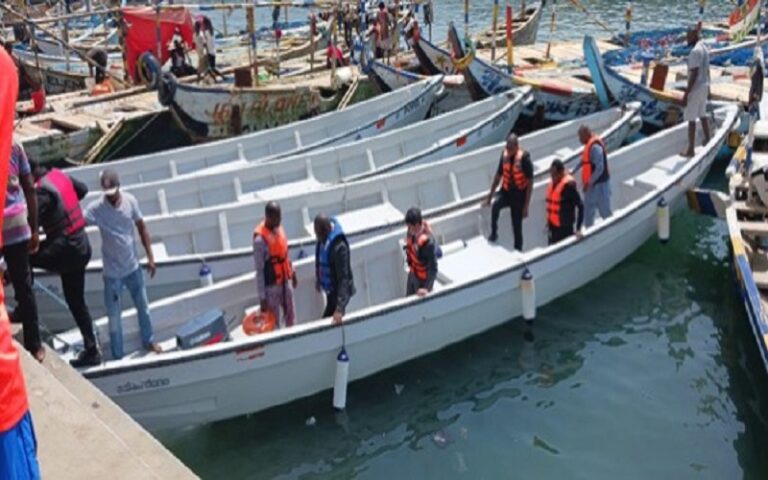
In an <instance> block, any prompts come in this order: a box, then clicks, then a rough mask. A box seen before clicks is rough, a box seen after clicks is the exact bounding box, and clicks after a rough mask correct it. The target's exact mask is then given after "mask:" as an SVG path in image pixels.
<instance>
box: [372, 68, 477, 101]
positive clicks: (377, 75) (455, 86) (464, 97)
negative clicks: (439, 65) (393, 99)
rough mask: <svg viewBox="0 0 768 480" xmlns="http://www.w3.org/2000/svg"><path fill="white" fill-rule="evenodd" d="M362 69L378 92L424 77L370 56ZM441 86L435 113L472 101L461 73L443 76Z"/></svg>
mask: <svg viewBox="0 0 768 480" xmlns="http://www.w3.org/2000/svg"><path fill="white" fill-rule="evenodd" d="M364 71H365V73H366V74H367V75H368V78H370V79H371V81H372V82H373V83H374V84H375V85H376V87H377V88H378V89H379V91H380V92H391V91H393V90H397V89H398V88H403V87H405V86H407V85H412V84H414V83H416V82H418V81H421V80H424V79H425V78H426V77H425V76H424V75H419V74H417V73H413V72H409V71H407V70H403V69H401V68H397V67H393V66H390V65H387V64H385V63H382V62H380V61H378V60H375V59H372V58H371V59H368V60H367V61H366V64H365V69H364ZM443 87H444V92H443V94H442V95H441V96H440V98H439V99H438V101H437V103H436V104H435V113H445V112H450V111H452V110H455V109H457V108H461V107H463V106H465V105H467V104H468V103H470V102H471V101H472V98H471V97H470V95H469V90H467V87H466V84H465V82H464V77H463V76H462V75H447V76H444V77H443Z"/></svg>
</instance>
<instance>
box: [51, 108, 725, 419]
mask: <svg viewBox="0 0 768 480" xmlns="http://www.w3.org/2000/svg"><path fill="white" fill-rule="evenodd" d="M717 117H718V119H717V120H718V121H717V128H716V129H715V131H714V135H713V137H712V139H711V140H710V141H709V142H708V143H707V144H706V145H704V146H702V147H699V148H698V149H697V151H696V154H695V155H694V156H693V157H692V158H681V157H680V156H678V155H677V152H678V151H679V150H680V148H681V147H682V146H683V145H684V144H685V142H686V141H687V138H686V126H684V125H680V126H676V127H673V128H672V129H669V130H666V131H662V132H659V133H658V134H656V135H655V136H653V137H650V138H647V139H644V140H642V141H640V142H638V143H636V144H633V145H630V146H627V147H625V148H623V149H621V150H619V151H617V152H615V153H614V154H613V155H612V158H613V164H612V171H611V182H612V185H613V189H614V195H613V205H614V213H613V215H612V216H611V217H609V218H608V219H605V220H603V219H601V220H599V221H598V222H597V223H596V224H595V225H593V226H592V227H590V228H588V229H586V230H585V231H584V232H583V236H582V237H578V238H577V237H575V236H574V237H571V238H568V239H566V240H564V241H562V242H560V243H558V244H555V245H547V241H546V235H545V234H544V222H545V221H546V204H545V201H544V195H545V191H546V188H547V185H548V183H549V179H547V178H541V179H539V180H537V181H536V183H535V186H534V191H533V197H532V203H531V211H530V216H529V219H528V220H527V223H526V225H525V232H526V249H525V250H524V251H523V252H517V251H515V250H513V249H512V247H511V243H510V242H509V241H508V240H509V239H503V240H502V241H501V243H499V244H491V243H489V242H488V241H487V240H486V239H485V238H484V231H483V228H482V225H483V224H484V223H486V222H487V214H488V211H487V210H486V211H483V210H482V209H481V208H480V206H479V205H474V206H469V207H467V208H464V209H461V210H458V211H455V212H451V213H449V214H446V215H444V216H440V217H438V218H435V219H433V220H432V221H431V222H430V225H431V229H432V231H433V232H434V234H435V238H436V240H437V242H438V243H440V244H441V247H442V250H443V256H442V258H441V259H440V263H439V274H438V278H437V282H436V286H435V289H434V291H433V292H432V293H431V294H429V295H427V296H426V297H424V298H418V297H416V296H411V297H407V298H405V297H404V296H403V295H404V291H405V274H404V272H403V260H404V259H403V252H402V245H401V242H402V239H403V238H404V236H405V231H404V230H403V229H402V228H398V229H396V230H394V231H392V232H390V233H386V234H382V235H379V236H376V237H373V238H370V239H368V240H366V241H363V242H360V243H357V244H354V245H353V246H352V252H351V261H352V269H353V272H354V276H355V279H356V285H357V294H356V295H355V296H354V297H353V299H352V302H351V303H350V305H349V307H348V309H347V315H346V317H345V319H344V323H343V326H341V327H340V326H334V325H333V324H332V322H331V320H330V319H318V317H319V316H320V314H321V312H322V309H323V304H322V303H323V301H322V297H321V295H319V294H318V293H317V292H316V291H315V290H314V278H315V265H314V262H313V261H312V259H311V258H305V259H303V260H299V261H297V262H295V264H294V267H295V272H296V274H297V276H298V278H299V287H298V289H297V291H296V292H295V298H296V306H297V321H298V324H297V325H296V326H294V327H291V328H286V329H281V330H277V331H272V332H269V333H265V334H261V335H256V336H252V337H249V336H246V335H245V333H244V332H243V330H242V328H241V327H240V325H239V322H238V320H239V319H240V318H242V317H243V316H244V315H245V314H246V312H248V311H250V310H252V309H253V307H254V305H255V304H257V303H258V301H257V299H256V298H255V295H254V293H253V288H254V287H253V281H254V280H253V275H252V274H246V275H243V276H241V277H237V278H233V279H231V280H229V281H226V282H222V283H220V284H217V285H213V286H210V287H206V288H203V289H199V290H195V291H190V292H186V293H184V294H182V295H179V296H178V297H175V298H168V299H164V300H162V301H160V302H156V303H153V304H152V306H151V310H152V315H153V321H154V324H155V333H156V335H157V336H158V338H160V339H162V340H165V339H167V340H166V341H165V345H166V347H167V348H169V351H167V352H164V353H162V354H145V355H142V354H140V353H139V351H138V348H140V339H139V335H138V331H137V328H136V323H137V322H136V321H135V318H134V317H135V315H134V314H133V313H129V314H128V315H126V318H125V326H126V332H125V334H126V337H125V346H126V348H127V349H128V351H131V350H135V351H136V353H135V354H133V355H129V356H128V357H126V358H123V359H121V360H116V361H111V360H108V361H106V362H105V363H104V364H103V365H100V366H96V367H91V368H88V369H85V370H83V375H84V376H85V377H86V378H88V379H90V380H91V381H92V382H93V383H94V384H95V385H96V386H97V387H98V388H100V389H101V390H102V391H103V392H104V393H105V394H106V395H108V396H109V397H110V398H112V399H113V400H114V401H115V402H116V403H117V404H118V405H120V407H121V408H123V409H124V410H125V411H126V412H128V413H129V414H131V415H132V416H133V417H134V418H135V419H136V420H137V421H138V422H139V423H141V424H142V425H144V426H145V427H147V428H149V429H152V430H159V429H165V428H173V427H181V426H185V425H192V424H199V423H205V422H212V421H216V420H220V419H225V418H230V417H235V416H238V415H243V414H246V413H251V412H256V411H259V410H262V409H265V408H269V407H271V406H275V405H279V404H283V403H286V402H289V401H291V400H294V399H297V398H300V397H304V396H307V395H311V394H313V393H317V392H321V391H324V390H327V389H329V388H331V387H332V386H333V384H334V377H335V365H336V358H337V355H338V353H339V351H340V350H341V349H342V348H343V349H344V350H345V351H346V352H348V355H349V358H350V362H349V380H350V381H354V380H357V379H360V378H363V377H366V376H369V375H371V374H374V373H376V372H379V371H382V370H384V369H386V368H389V367H391V366H394V365H397V364H400V363H403V362H405V361H408V360H410V359H413V358H417V357H419V356H421V355H424V354H427V353H429V352H432V351H435V350H438V349H440V348H443V347H445V346H446V345H449V344H452V343H455V342H458V341H460V340H463V339H465V338H467V337H470V336H472V335H475V334H477V333H480V332H482V331H485V330H487V329H489V328H492V327H494V326H496V325H499V324H502V323H504V322H506V321H508V320H509V319H510V318H516V317H518V316H520V315H521V313H522V309H523V304H524V302H530V303H532V304H533V305H534V308H535V306H541V305H545V304H547V303H549V302H551V301H552V300H554V299H556V298H558V297H559V296H561V295H563V294H565V293H567V292H570V291H572V290H575V289H577V288H579V287H581V286H582V285H585V284H586V283H588V282H589V281H591V280H593V279H595V278H597V277H598V276H600V275H601V274H602V273H604V272H605V271H607V270H609V269H610V268H612V267H613V266H615V265H617V264H618V263H619V262H621V261H622V260H623V259H624V258H626V257H627V256H628V255H630V254H631V253H632V252H633V251H635V249H637V248H638V247H639V246H640V245H642V244H643V243H644V242H645V241H646V240H647V239H648V238H649V237H650V236H651V235H653V233H654V231H655V230H656V228H657V209H658V208H659V207H658V206H657V204H658V203H659V201H660V200H662V199H664V200H665V201H666V202H668V203H670V204H671V205H679V204H680V200H681V198H682V196H683V194H684V192H685V191H686V190H687V189H688V188H691V187H693V186H695V185H697V184H698V182H699V181H700V180H701V179H702V178H703V176H704V175H705V174H706V172H707V171H708V169H709V166H710V164H711V163H712V161H713V160H714V158H715V156H716V154H717V152H718V151H719V149H720V147H721V146H722V145H723V143H724V142H725V139H726V137H727V135H728V133H729V132H730V130H731V128H732V127H733V125H734V124H735V122H736V117H737V110H736V108H735V107H727V108H724V109H722V110H720V111H718V112H717ZM423 168H424V169H426V168H429V167H423ZM414 174H415V172H413V173H411V175H414ZM459 178H460V179H461V183H460V187H459V188H461V185H464V186H466V185H467V184H468V183H470V182H472V183H475V182H477V183H478V185H477V187H475V188H480V183H482V186H483V187H487V185H486V183H487V182H486V181H485V180H487V179H486V178H482V177H478V178H476V179H475V180H472V179H470V178H469V177H464V176H461V177H459ZM433 200H435V201H437V202H440V199H439V198H433ZM339 221H340V222H341V224H342V225H344V226H345V228H347V227H346V226H347V224H348V223H347V222H345V220H341V219H339ZM398 223H400V224H402V218H400V219H399V221H398ZM525 272H528V275H531V276H532V278H533V281H534V282H535V285H536V288H535V291H536V293H535V296H533V297H531V295H530V294H525V293H524V291H523V289H522V283H523V282H522V280H523V276H524V274H525ZM201 315H205V316H209V315H213V316H221V317H223V318H224V319H227V320H229V329H230V330H229V337H230V338H231V339H230V340H229V341H223V342H220V343H217V344H213V345H210V346H203V347H197V348H192V349H188V350H182V349H179V348H174V347H175V339H174V336H175V334H176V332H177V330H178V329H179V328H180V327H182V326H183V325H185V324H187V323H188V322H189V321H191V320H194V319H195V318H198V316H201ZM97 328H98V329H99V332H100V336H101V338H105V337H106V336H107V335H106V332H107V326H106V322H105V321H104V320H103V319H102V320H100V321H99V322H97ZM77 336H78V334H77V333H75V332H72V333H68V334H66V335H64V338H65V339H66V340H67V341H68V342H72V343H74V342H76V339H77ZM105 344H106V343H105ZM65 358H71V354H70V353H67V354H65ZM344 387H345V388H346V385H344ZM352 388H355V387H354V385H353V386H352Z"/></svg>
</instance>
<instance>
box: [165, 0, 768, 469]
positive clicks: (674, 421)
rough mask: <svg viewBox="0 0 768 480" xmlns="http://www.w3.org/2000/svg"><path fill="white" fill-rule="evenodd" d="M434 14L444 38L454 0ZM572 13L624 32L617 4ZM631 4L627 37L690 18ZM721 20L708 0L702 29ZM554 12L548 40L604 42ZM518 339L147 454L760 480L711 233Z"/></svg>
mask: <svg viewBox="0 0 768 480" xmlns="http://www.w3.org/2000/svg"><path fill="white" fill-rule="evenodd" d="M435 3H436V4H437V18H438V20H439V22H438V24H437V25H436V26H435V29H434V31H433V34H434V35H435V36H438V38H442V37H443V36H444V35H445V29H444V26H445V24H446V23H447V20H449V19H453V20H456V21H457V22H461V21H463V17H462V14H461V12H462V8H463V1H461V0H436V2H435ZM470 3H471V6H472V10H471V13H470V20H471V24H472V27H473V28H475V29H477V28H480V27H482V26H486V25H488V24H489V19H490V11H491V5H492V3H493V2H492V1H490V0H487V1H484V2H481V1H477V0H473V1H472V2H470ZM501 3H502V4H503V3H504V2H501ZM529 3H532V2H529ZM582 3H583V4H584V5H586V6H587V8H588V9H589V10H590V11H591V12H593V13H595V14H597V15H598V16H599V17H600V18H601V19H602V20H603V21H605V22H606V23H608V24H609V25H610V26H612V27H614V28H616V29H623V28H624V13H623V11H624V8H625V5H626V2H618V1H614V0H600V1H598V0H590V1H586V0H582ZM633 3H634V23H633V29H634V28H635V27H636V28H637V29H643V28H660V27H667V26H670V27H671V26H684V25H686V22H694V21H695V20H696V19H697V15H698V13H697V11H698V1H696V0H684V1H638V2H633ZM514 4H515V6H518V5H519V1H515V2H514ZM731 5H732V4H731V3H730V2H726V1H717V2H715V1H712V2H707V17H706V18H707V19H708V20H713V19H715V18H719V19H723V18H726V17H725V16H726V12H727V11H728V10H729V8H731ZM558 7H559V20H558V24H557V36H558V37H559V38H578V37H579V36H581V35H582V34H584V33H593V34H595V35H601V36H606V35H607V33H606V32H604V31H602V30H601V29H599V27H597V26H596V25H594V24H592V23H589V22H588V20H587V19H586V17H585V16H584V14H583V13H580V12H577V11H576V10H575V9H574V8H573V7H572V6H571V5H570V3H569V2H567V1H560V2H558ZM547 29H548V25H546V26H545V22H542V28H541V31H540V35H539V39H540V40H546V39H547ZM724 169H725V163H724V162H723V161H720V162H719V163H718V164H716V165H715V167H714V168H713V170H712V172H711V173H710V175H709V177H708V179H707V184H708V186H710V187H719V188H724V187H725V181H724V180H723V171H724ZM585 261H588V260H585ZM523 332H524V328H523V325H522V323H521V322H520V321H519V320H513V321H511V322H509V323H507V324H505V325H503V326H501V327H499V328H496V329H494V330H492V331H489V332H486V333H484V334H482V335H479V336H476V337H473V338H471V339H469V340H467V341H464V342H461V343H459V344H456V345H453V346H450V347H448V348H446V349H444V350H442V351H439V352H436V353H433V354H431V355H428V356H426V357H423V358H420V359H418V360H415V361H411V362H408V363H405V364H403V365H400V366H398V367H395V368H392V369H389V370H387V371H385V372H383V373H380V374H378V375H375V376H373V377H370V378H368V379H365V380H362V381H359V382H356V383H353V384H352V385H351V386H350V389H349V394H348V395H349V396H348V402H347V405H348V407H347V411H346V412H343V413H335V412H333V411H332V409H331V393H330V392H325V393H322V394H319V395H315V396H313V397H310V398H306V399H302V400H299V401H296V402H293V403H291V404H288V405H284V406H281V407H277V408H273V409H270V410H268V411H265V412H261V413H258V414H254V415H251V416H247V417H242V418H236V419H231V420H228V421H223V422H219V423H216V424H211V425H205V426H199V427H194V428H187V429H182V430H177V431H171V432H161V433H160V434H159V439H160V440H161V441H162V442H163V443H164V444H165V445H166V446H167V447H168V448H169V449H170V450H171V451H172V452H173V453H174V454H176V455H177V456H178V457H179V458H180V459H181V460H182V461H183V462H184V463H186V464H187V465H188V466H189V467H190V468H191V469H193V470H194V471H195V472H196V473H197V474H198V475H200V476H201V477H203V478H228V479H236V478H278V479H303V478H362V479H390V478H408V479H410V478H414V479H416V478H418V479H431V478H434V479H446V478H471V479H496V478H504V479H517V478H521V479H522V478H535V479H539V478H540V479H548V478H563V479H590V480H594V479H740V478H744V479H766V478H768V454H767V453H766V446H768V419H767V418H766V416H765V414H766V413H768V376H767V375H766V373H765V371H764V369H763V366H762V364H761V362H760V359H759V356H758V353H757V349H756V346H755V343H754V339H753V337H752V334H751V330H750V328H749V325H748V321H747V318H746V315H745V313H744V311H743V305H742V303H741V299H740V297H739V294H738V292H737V291H736V289H735V285H734V278H733V273H732V270H731V268H730V262H729V247H728V241H727V232H726V229H725V226H724V225H723V224H722V223H720V222H718V221H716V220H713V219H710V218H703V217H699V216H696V215H695V214H693V213H691V212H689V211H681V212H679V213H678V214H677V215H675V216H674V217H673V221H672V239H671V241H670V242H669V243H668V244H667V245H661V244H660V243H659V242H658V241H657V240H656V239H650V240H649V241H648V242H646V243H645V244H644V245H643V246H642V247H641V248H640V249H639V250H638V251H637V252H635V253H634V254H633V255H631V256H630V257H628V258H627V259H626V260H625V261H624V262H622V263H621V264H620V265H619V266H617V267H616V268H614V269H612V270H611V271H609V272H608V273H606V274H605V275H603V276H602V277H601V278H599V279H597V280H596V281H593V282H591V283H590V284H588V285H587V286H586V287H584V288H581V289H579V290H577V291H575V292H572V293H571V294H569V295H567V296H565V297H563V298H561V299H559V300H557V301H555V302H553V303H551V304H550V305H548V306H546V307H544V308H542V309H540V310H539V315H538V318H537V320H536V324H535V328H534V333H535V339H534V340H533V341H527V340H526V339H524V336H523ZM351 361H352V362H354V361H355V359H354V358H352V359H351ZM264 388H269V386H268V385H265V386H264Z"/></svg>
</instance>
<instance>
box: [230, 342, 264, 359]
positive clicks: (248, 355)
mask: <svg viewBox="0 0 768 480" xmlns="http://www.w3.org/2000/svg"><path fill="white" fill-rule="evenodd" d="M264 353H265V352H264V344H262V343H259V344H256V345H253V346H250V347H244V348H239V349H237V350H235V360H237V361H238V362H248V361H250V360H255V359H257V358H261V357H263V356H264Z"/></svg>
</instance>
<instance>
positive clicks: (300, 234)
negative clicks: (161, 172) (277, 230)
mask: <svg viewBox="0 0 768 480" xmlns="http://www.w3.org/2000/svg"><path fill="white" fill-rule="evenodd" d="M638 108H639V106H630V107H629V108H628V109H627V110H626V111H624V110H622V109H619V108H615V109H609V110H606V111H604V112H600V113H598V114H595V115H591V116H588V117H584V118H581V119H579V120H578V121H574V122H570V123H563V124H561V125H557V126H555V127H552V128H550V129H547V130H542V131H538V132H535V133H532V134H529V135H526V136H524V137H521V144H522V146H523V148H525V149H526V150H528V151H529V152H530V154H531V158H532V159H533V160H534V166H535V170H536V171H535V174H537V175H544V176H545V175H546V171H547V169H548V168H549V164H550V162H551V160H552V157H551V155H553V154H555V155H557V156H558V157H560V158H562V159H564V161H566V162H567V163H569V164H574V163H575V162H577V160H578V159H579V158H580V155H581V144H580V143H579V141H578V138H577V135H576V132H577V130H578V127H579V125H581V124H584V125H587V126H589V127H590V128H591V129H592V130H593V131H594V132H595V133H596V134H598V135H601V136H602V137H603V139H604V140H605V142H606V143H607V145H608V147H609V148H610V149H615V148H618V147H619V145H621V143H622V142H623V141H624V139H625V138H627V136H628V135H629V134H631V133H632V132H634V131H637V130H638V129H639V127H640V121H639V118H638V117H637V115H638V113H637V109H638ZM503 146H504V143H498V144H496V145H492V146H490V147H485V148H481V149H477V150H474V151H472V152H469V153H466V154H463V155H459V156H455V157H451V158H447V159H445V160H441V161H437V162H430V163H428V164H427V166H428V168H425V169H420V170H419V175H414V174H413V173H411V172H412V171H413V169H401V170H400V171H398V172H392V173H388V174H386V175H381V176H377V177H372V178H369V179H366V180H362V181H355V182H349V183H345V184H341V185H337V186H333V187H329V188H325V189H322V190H318V191H314V192H312V193H309V194H304V193H303V192H302V191H301V190H300V189H299V190H296V191H293V192H290V193H287V192H282V194H281V196H279V197H278V196H277V195H273V196H271V197H270V198H269V200H278V201H279V202H280V204H281V208H282V211H283V226H284V227H285V230H286V234H287V235H288V238H289V239H290V248H291V254H292V256H293V258H297V259H298V258H301V257H304V256H306V255H307V254H309V252H310V251H312V248H311V244H312V237H311V235H312V231H313V230H312V226H311V222H312V218H313V216H314V215H315V214H316V213H317V212H318V211H327V212H334V213H336V214H337V215H338V217H339V218H340V219H342V220H343V221H344V224H345V228H346V233H347V237H348V238H349V239H350V241H357V240H359V239H362V238H365V237H367V236H371V235H373V234H376V233H381V232H382V231H385V230H388V229H390V228H393V227H397V226H399V225H400V222H401V221H402V217H403V215H404V214H405V210H406V209H407V208H408V207H409V206H410V205H418V206H420V207H421V208H422V209H423V210H424V212H425V215H428V216H433V215H437V214H438V213H441V212H445V211H447V210H450V209H452V208H459V207H461V206H466V205H468V204H469V203H473V202H479V201H480V200H479V199H480V197H481V196H482V195H483V194H484V193H485V192H486V191H487V188H488V185H489V184H490V181H491V178H492V176H493V175H494V173H495V171H496V170H495V169H496V167H497V165H498V161H499V155H500V152H501V150H502V149H503ZM481 179H482V181H481ZM466 182H470V183H466ZM468 185H471V186H473V188H474V189H473V190H468ZM264 205H265V200H264V199H263V198H262V197H259V196H258V194H256V195H255V196H253V197H252V198H250V199H243V201H241V202H239V203H238V204H236V205H223V206H218V207H211V208H204V209H199V210H193V211H187V212H182V213H176V214H173V215H171V216H156V217H147V218H145V219H144V221H145V223H146V225H147V228H148V229H149V231H150V232H151V235H152V244H153V250H154V254H155V263H156V265H157V274H156V275H155V278H154V279H152V280H149V281H147V293H148V295H149V297H150V299H158V298H163V297H167V296H169V295H174V294H178V293H180V292H184V291H186V290H189V289H190V288H194V287H195V286H196V285H198V284H199V282H200V276H199V274H200V272H201V270H202V266H203V265H205V266H206V267H208V268H209V269H210V270H211V271H212V274H213V280H214V281H220V280H222V279H226V278H230V277H232V276H235V275H239V274H242V273H245V272H248V271H251V270H252V268H253V259H252V250H253V248H252V243H251V242H252V235H253V228H254V226H255V225H256V224H257V223H258V222H259V220H260V219H261V216H262V214H263V211H264ZM88 234H89V239H90V241H91V247H92V249H93V255H94V258H93V259H92V261H91V264H90V265H89V266H88V269H87V271H86V282H85V283H86V286H85V293H86V301H87V302H88V305H89V307H90V308H91V312H92V313H93V314H94V315H96V316H98V315H102V314H103V312H104V309H103V281H102V273H101V262H100V255H101V237H100V236H99V234H98V232H97V231H96V230H94V229H93V228H90V229H89V230H88ZM35 279H36V281H37V283H38V284H39V285H40V286H41V287H43V288H45V289H47V290H49V291H50V292H54V293H55V294H56V295H58V296H61V293H60V292H61V286H60V282H59V278H58V277H56V276H54V275H50V274H48V273H46V272H39V273H36V274H35ZM9 298H10V295H9ZM38 310H39V311H40V316H41V318H44V319H45V321H46V323H47V324H48V326H49V327H50V328H52V329H58V330H61V329H62V327H66V326H69V325H71V322H72V320H71V319H70V314H69V312H68V311H67V310H66V309H62V307H61V305H60V304H59V303H57V302H56V301H55V299H54V298H52V297H51V296H50V295H38Z"/></svg>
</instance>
